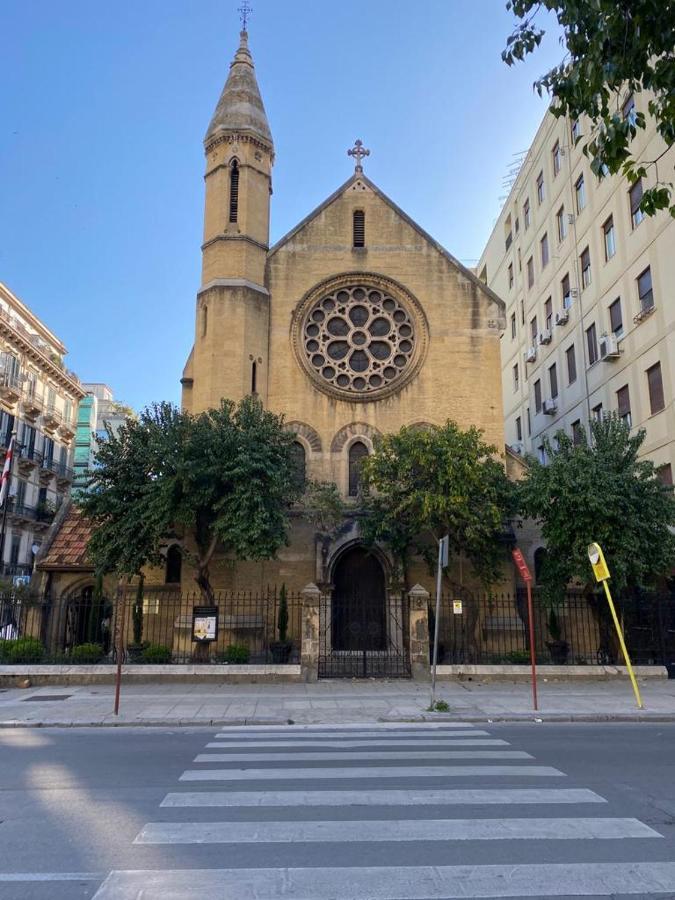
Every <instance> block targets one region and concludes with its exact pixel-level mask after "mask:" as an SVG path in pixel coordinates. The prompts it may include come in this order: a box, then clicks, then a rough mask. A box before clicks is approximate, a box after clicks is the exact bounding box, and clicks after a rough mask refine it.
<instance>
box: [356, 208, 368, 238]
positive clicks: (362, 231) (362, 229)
mask: <svg viewBox="0 0 675 900" xmlns="http://www.w3.org/2000/svg"><path fill="white" fill-rule="evenodd" d="M354 246H355V247H365V246H366V214H365V213H364V212H363V211H362V210H360V209H357V210H356V212H355V213H354Z"/></svg>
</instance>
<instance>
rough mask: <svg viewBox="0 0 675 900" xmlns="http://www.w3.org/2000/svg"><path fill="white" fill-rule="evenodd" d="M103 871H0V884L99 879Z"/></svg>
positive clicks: (102, 875)
mask: <svg viewBox="0 0 675 900" xmlns="http://www.w3.org/2000/svg"><path fill="white" fill-rule="evenodd" d="M104 877H105V873H104V872H0V884H6V883H7V882H13V883H16V882H22V881H101V880H102V879H103V878H104Z"/></svg>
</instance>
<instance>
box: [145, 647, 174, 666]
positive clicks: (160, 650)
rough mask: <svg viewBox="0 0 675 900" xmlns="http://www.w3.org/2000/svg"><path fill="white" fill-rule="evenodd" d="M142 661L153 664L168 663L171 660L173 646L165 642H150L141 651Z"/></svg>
mask: <svg viewBox="0 0 675 900" xmlns="http://www.w3.org/2000/svg"><path fill="white" fill-rule="evenodd" d="M141 662H143V663H148V664H152V665H158V666H161V665H167V664H168V663H170V662H171V647H165V646H164V644H148V645H147V647H144V648H143V650H142V651H141Z"/></svg>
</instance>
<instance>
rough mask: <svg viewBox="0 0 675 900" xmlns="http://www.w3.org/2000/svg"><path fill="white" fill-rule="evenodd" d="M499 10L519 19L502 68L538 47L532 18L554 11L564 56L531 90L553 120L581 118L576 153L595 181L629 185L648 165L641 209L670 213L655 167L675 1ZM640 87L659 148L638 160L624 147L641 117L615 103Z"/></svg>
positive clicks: (670, 137) (512, 5) (596, 0)
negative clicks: (583, 124)
mask: <svg viewBox="0 0 675 900" xmlns="http://www.w3.org/2000/svg"><path fill="white" fill-rule="evenodd" d="M506 8H507V9H509V10H512V11H513V13H514V14H515V16H516V17H517V18H518V19H520V20H521V22H520V24H518V25H516V26H515V28H514V30H513V32H512V34H511V35H510V36H509V38H508V40H507V46H506V49H505V50H504V51H503V53H502V59H503V60H504V61H505V62H506V63H507V64H508V65H513V64H514V63H515V62H516V61H517V60H522V59H524V58H525V56H527V55H528V54H529V53H532V52H533V51H534V50H535V49H536V47H538V46H539V44H540V43H541V39H542V37H543V35H544V30H543V29H542V28H541V27H539V26H538V25H537V24H536V17H537V14H538V13H539V12H540V11H541V10H548V11H550V12H553V13H555V14H556V16H557V19H558V23H559V24H560V25H561V26H562V29H563V38H562V42H563V43H564V44H565V47H566V49H567V54H566V56H565V58H564V59H563V61H562V62H561V63H560V65H558V66H555V67H554V68H553V69H551V70H550V71H549V72H547V73H546V74H545V75H544V76H543V77H542V78H540V79H538V80H537V81H535V84H534V86H535V88H536V90H537V91H538V93H539V95H540V96H541V94H542V93H543V91H544V90H545V91H547V92H548V93H549V95H550V96H551V98H552V101H553V102H552V106H551V112H552V113H553V115H554V116H564V115H569V116H570V117H571V118H572V119H573V120H574V119H578V118H579V117H580V116H581V115H582V114H585V115H586V116H588V118H589V119H590V122H591V133H590V134H589V135H587V136H585V137H586V138H587V140H586V143H585V144H584V147H583V152H584V153H585V154H586V155H587V156H588V157H590V159H591V169H592V171H593V172H594V173H595V174H596V175H597V176H598V177H601V176H602V175H603V173H606V172H607V170H609V172H610V173H611V174H616V173H617V172H619V171H621V172H622V173H623V174H624V175H626V177H627V178H628V180H629V181H630V182H631V183H634V182H636V181H637V180H638V179H639V178H640V177H644V176H646V174H647V170H648V169H649V168H654V171H655V185H654V187H652V188H649V189H648V190H645V191H644V193H643V196H642V201H641V204H640V207H641V209H642V211H643V212H644V213H645V214H646V215H654V214H655V213H656V211H657V210H659V209H666V208H670V213H671V215H672V216H675V203H673V199H674V198H673V184H672V181H664V180H662V178H661V174H662V173H661V172H659V167H658V163H659V161H660V159H661V158H662V157H663V156H664V155H665V153H666V152H667V149H668V148H670V147H672V145H673V143H675V55H674V54H673V47H674V46H675V0H618V2H617V0H509V2H508V3H507V4H506ZM643 90H645V91H649V92H650V93H651V97H650V99H649V102H648V109H649V112H650V114H651V116H653V118H654V119H655V121H656V127H657V130H658V132H659V134H660V135H661V137H662V138H663V140H664V141H665V143H666V150H664V151H663V153H661V154H659V155H658V156H657V157H656V158H654V159H651V160H643V161H638V160H637V159H635V158H633V156H632V153H631V148H630V144H631V141H632V140H633V138H634V137H635V135H636V134H637V132H638V129H644V128H645V126H646V121H645V116H644V114H643V113H635V112H631V113H630V114H624V110H623V109H622V105H623V103H624V102H625V100H626V98H627V97H628V95H629V94H631V93H632V94H637V93H639V92H640V91H643ZM582 139H583V138H579V140H582ZM605 167H606V168H605Z"/></svg>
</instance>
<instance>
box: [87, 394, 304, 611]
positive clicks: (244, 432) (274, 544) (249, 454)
mask: <svg viewBox="0 0 675 900" xmlns="http://www.w3.org/2000/svg"><path fill="white" fill-rule="evenodd" d="M293 438H294V436H293V434H291V433H288V432H287V431H285V430H284V428H283V420H282V418H281V417H279V416H276V415H274V414H273V413H270V412H268V411H266V410H264V409H263V407H262V404H261V403H260V402H259V400H257V399H255V398H252V397H247V398H245V399H244V400H242V401H241V403H240V404H239V405H236V404H235V403H233V402H232V401H229V400H224V401H223V402H222V404H221V406H220V407H219V408H218V409H210V410H207V411H206V412H203V413H200V414H199V415H197V416H191V415H190V414H188V413H185V412H181V411H180V410H178V409H176V408H175V407H174V406H172V405H171V404H169V403H161V404H156V405H154V406H152V407H150V408H148V409H146V410H144V411H143V412H142V413H141V415H140V417H139V419H138V421H133V420H131V421H129V422H127V423H125V424H124V425H123V426H122V428H121V429H120V431H119V434H118V435H117V437H115V436H114V435H110V434H109V435H108V437H107V438H106V439H105V440H104V441H103V442H102V443H101V445H100V446H99V449H98V452H97V454H96V468H95V469H94V470H93V472H92V490H90V491H89V492H88V493H87V494H83V495H82V496H81V498H79V502H80V503H81V505H82V506H83V508H84V510H85V512H86V513H87V514H88V515H90V516H91V517H92V518H93V519H94V520H95V521H96V525H97V528H96V529H95V530H94V534H93V536H92V539H91V541H90V544H89V554H90V556H91V558H92V561H93V562H94V564H96V565H98V566H101V567H102V568H104V569H105V570H106V571H116V572H119V573H121V574H138V573H140V571H141V569H142V567H143V566H144V565H147V564H159V563H160V562H161V560H162V558H161V548H162V544H163V543H164V542H165V537H166V535H167V534H168V533H169V532H170V531H171V530H173V529H179V530H180V531H183V532H185V533H186V534H189V535H191V536H192V537H193V538H194V549H191V547H190V545H189V543H188V544H186V546H185V547H184V548H183V552H184V554H185V555H187V556H188V558H191V559H192V562H193V564H194V566H195V580H196V582H197V584H198V585H199V588H200V591H201V593H202V595H203V597H204V599H205V600H206V601H207V602H212V601H213V590H212V587H211V582H210V574H209V566H210V564H211V561H212V559H213V555H214V553H215V551H216V549H217V548H218V547H220V548H221V549H222V550H223V551H225V552H228V553H232V554H234V555H235V556H236V557H237V558H239V559H267V558H270V557H272V556H274V555H275V553H276V551H277V550H278V549H279V547H280V546H282V545H283V544H284V542H285V541H286V533H287V524H288V510H289V506H290V504H291V503H292V502H293V500H294V499H295V498H296V496H297V484H296V480H295V475H294V469H293V463H292V458H291V444H292V443H293Z"/></svg>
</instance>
